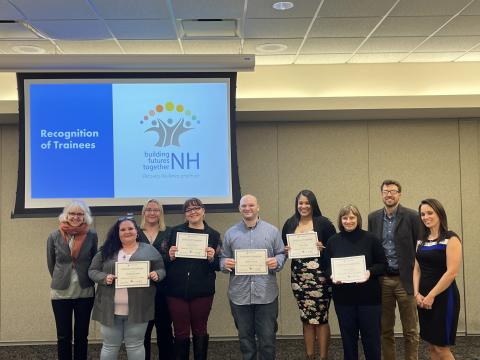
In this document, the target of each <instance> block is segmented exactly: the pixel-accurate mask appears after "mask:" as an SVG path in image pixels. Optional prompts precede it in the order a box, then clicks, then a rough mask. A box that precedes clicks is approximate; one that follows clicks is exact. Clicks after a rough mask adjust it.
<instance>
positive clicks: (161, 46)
mask: <svg viewBox="0 0 480 360" xmlns="http://www.w3.org/2000/svg"><path fill="white" fill-rule="evenodd" d="M120 45H121V46H122V48H123V50H125V52H126V53H127V54H175V55H176V54H181V53H182V51H181V49H180V45H179V43H178V41H177V40H120Z"/></svg>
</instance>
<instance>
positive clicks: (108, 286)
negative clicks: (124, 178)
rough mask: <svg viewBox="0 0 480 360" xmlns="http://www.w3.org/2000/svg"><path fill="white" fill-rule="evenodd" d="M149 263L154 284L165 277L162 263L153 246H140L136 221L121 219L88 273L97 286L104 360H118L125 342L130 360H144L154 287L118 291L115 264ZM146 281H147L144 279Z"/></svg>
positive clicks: (96, 307)
mask: <svg viewBox="0 0 480 360" xmlns="http://www.w3.org/2000/svg"><path fill="white" fill-rule="evenodd" d="M134 261H148V262H149V273H148V274H146V275H148V278H149V279H150V280H152V281H153V282H157V281H161V280H162V279H163V278H164V277H165V268H164V266H163V260H162V257H161V256H160V254H159V253H158V251H157V250H156V249H155V248H154V247H153V246H152V245H150V244H145V243H143V242H139V239H138V230H137V224H136V223H135V220H133V218H129V217H122V218H119V219H118V220H117V222H116V223H115V224H114V225H113V226H112V228H111V229H110V230H109V232H108V235H107V239H106V240H105V243H104V244H103V246H102V248H101V250H100V251H99V252H98V253H97V255H95V257H94V258H93V260H92V265H91V266H90V269H89V271H88V275H89V276H90V278H91V279H92V280H93V281H95V283H97V284H98V286H97V295H96V297H95V305H94V308H93V314H92V319H93V320H96V321H98V322H100V324H101V326H100V332H101V333H102V335H103V346H102V351H101V353H100V359H101V360H110V359H117V357H118V350H119V349H120V346H121V345H122V342H125V348H126V349H127V357H128V359H129V360H144V359H145V348H144V345H143V340H144V336H145V330H146V329H147V325H148V321H150V320H152V319H153V316H154V305H155V303H154V297H155V285H154V283H153V282H152V281H149V282H148V285H149V286H147V287H126V288H116V286H115V283H116V282H117V281H119V280H120V279H117V276H116V271H115V263H117V262H118V263H125V262H134ZM145 280H147V279H145Z"/></svg>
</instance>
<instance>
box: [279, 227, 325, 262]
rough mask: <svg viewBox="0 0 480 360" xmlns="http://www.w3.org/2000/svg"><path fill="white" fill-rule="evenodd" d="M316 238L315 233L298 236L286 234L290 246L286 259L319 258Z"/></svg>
mask: <svg viewBox="0 0 480 360" xmlns="http://www.w3.org/2000/svg"><path fill="white" fill-rule="evenodd" d="M317 242H318V237H317V233H316V231H310V232H306V233H300V234H287V243H288V246H290V251H289V252H288V257H289V258H290V259H303V258H311V257H319V256H320V250H319V249H318V247H317Z"/></svg>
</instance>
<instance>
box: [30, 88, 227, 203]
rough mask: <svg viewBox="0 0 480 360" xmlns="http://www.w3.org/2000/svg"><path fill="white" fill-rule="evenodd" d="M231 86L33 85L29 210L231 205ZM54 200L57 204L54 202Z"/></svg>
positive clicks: (31, 96)
mask: <svg viewBox="0 0 480 360" xmlns="http://www.w3.org/2000/svg"><path fill="white" fill-rule="evenodd" d="M229 91H230V84H229V81H228V79H221V81H217V80H211V79H209V80H208V81H201V80H199V79H194V80H190V81H186V80H185V79H180V80H178V79H174V80H172V79H170V80H169V81H168V82H159V81H155V82H152V81H143V82H136V81H132V80H128V81H125V80H124V81H111V80H110V81H106V80H100V81H95V82H92V81H89V82H85V83H81V82H80V83H78V82H77V83H55V82H53V83H48V82H47V83H45V81H43V82H41V83H38V82H37V81H35V80H31V83H30V84H29V85H28V89H26V90H25V92H26V103H27V105H29V106H28V107H26V109H25V118H26V123H25V194H26V196H25V204H26V207H27V208H28V207H32V208H35V207H45V205H48V206H56V205H57V206H59V207H61V206H63V204H64V202H63V200H65V199H72V198H83V199H87V200H89V203H90V204H91V205H93V206H95V205H97V206H108V205H114V206H115V205H120V204H127V205H128V204H130V205H139V204H141V203H142V201H143V200H144V199H145V198H151V197H154V198H161V199H164V200H163V201H164V202H165V203H167V204H168V203H170V204H181V203H182V202H183V201H184V200H185V199H186V198H189V197H192V196H196V197H200V198H202V200H205V201H206V203H209V202H210V203H220V204H221V203H231V202H232V164H231V143H230V140H231V137H230V131H231V129H230V126H231V124H230V112H231V108H230V92H229ZM56 200H62V201H58V203H57V201H56Z"/></svg>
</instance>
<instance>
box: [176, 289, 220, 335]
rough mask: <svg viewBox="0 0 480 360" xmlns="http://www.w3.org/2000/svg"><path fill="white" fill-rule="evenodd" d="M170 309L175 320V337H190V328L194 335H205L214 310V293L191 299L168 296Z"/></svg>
mask: <svg viewBox="0 0 480 360" xmlns="http://www.w3.org/2000/svg"><path fill="white" fill-rule="evenodd" d="M167 303H168V309H169V310H170V316H171V317H172V321H173V329H174V331H175V339H177V340H182V339H189V338H190V329H191V330H192V335H193V336H205V335H207V334H208V332H207V322H208V316H209V315H210V310H212V303H213V295H212V296H205V297H198V298H194V299H191V300H184V299H181V298H176V297H170V296H167Z"/></svg>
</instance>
